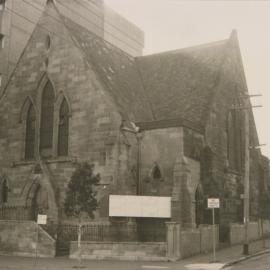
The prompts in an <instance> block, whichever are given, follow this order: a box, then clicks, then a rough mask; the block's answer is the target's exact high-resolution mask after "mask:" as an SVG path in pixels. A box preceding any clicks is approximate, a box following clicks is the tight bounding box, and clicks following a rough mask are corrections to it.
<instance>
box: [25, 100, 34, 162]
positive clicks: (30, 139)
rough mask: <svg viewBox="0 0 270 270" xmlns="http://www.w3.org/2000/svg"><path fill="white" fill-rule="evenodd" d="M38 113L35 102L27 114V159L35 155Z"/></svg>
mask: <svg viewBox="0 0 270 270" xmlns="http://www.w3.org/2000/svg"><path fill="white" fill-rule="evenodd" d="M35 133H36V113H35V109H34V106H33V104H30V106H29V108H28V112H27V116H26V134H25V159H33V158H34V156H35Z"/></svg>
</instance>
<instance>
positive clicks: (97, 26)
mask: <svg viewBox="0 0 270 270" xmlns="http://www.w3.org/2000/svg"><path fill="white" fill-rule="evenodd" d="M23 2H24V3H26V4H28V5H30V6H32V7H33V8H35V9H36V10H39V11H41V12H44V9H41V8H38V7H37V6H35V5H33V4H32V3H30V2H28V1H25V0H23ZM58 4H59V5H61V6H63V7H64V8H66V9H68V10H69V11H70V12H72V13H75V14H77V15H78V17H79V18H81V19H84V20H85V21H87V22H89V23H90V24H92V25H94V26H95V27H96V28H97V29H100V30H102V31H104V33H107V34H108V35H110V36H112V37H113V38H115V39H116V40H118V41H120V42H121V43H124V44H126V45H127V46H128V47H130V48H132V49H133V50H135V51H137V48H135V47H133V46H132V45H131V44H129V43H127V42H125V41H124V40H122V39H120V38H118V37H117V36H115V35H114V34H112V33H111V32H109V31H107V30H106V29H105V27H100V25H99V24H97V23H95V22H93V21H90V20H89V19H87V18H86V17H85V16H82V15H81V14H80V13H79V12H77V11H76V10H73V9H71V8H69V7H68V6H66V5H64V4H62V3H60V2H58ZM40 6H41V5H40ZM85 9H87V10H88V11H89V12H91V13H93V14H95V13H94V12H93V11H92V10H91V9H89V8H87V7H85ZM44 13H45V14H46V15H47V16H48V17H51V18H52V19H54V20H56V21H59V19H58V18H56V17H54V16H52V15H50V14H48V12H44ZM95 15H96V16H97V17H98V18H100V19H102V20H104V18H103V17H102V16H98V15H97V14H95ZM106 23H107V24H108V25H110V26H112V27H113V28H115V29H116V30H118V31H119V32H121V33H122V34H123V35H128V34H127V33H125V32H123V31H122V30H121V29H119V28H118V27H116V26H115V25H113V24H111V23H108V22H106ZM129 38H130V39H131V40H133V41H135V42H136V43H137V44H138V45H140V43H139V42H138V41H137V40H135V39H134V38H132V37H131V36H129Z"/></svg>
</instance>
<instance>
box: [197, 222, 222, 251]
mask: <svg viewBox="0 0 270 270" xmlns="http://www.w3.org/2000/svg"><path fill="white" fill-rule="evenodd" d="M200 231H201V253H207V252H209V251H211V250H213V227H212V226H210V225H200ZM215 243H216V249H217V248H218V247H219V226H217V225H216V226H215Z"/></svg>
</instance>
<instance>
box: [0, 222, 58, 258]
mask: <svg viewBox="0 0 270 270" xmlns="http://www.w3.org/2000/svg"><path fill="white" fill-rule="evenodd" d="M36 239H37V225H36V223H35V222H33V221H14V220H0V254H2V255H16V256H29V257H34V256H36ZM38 239H39V241H38V246H37V247H38V249H37V255H38V256H39V257H54V256H55V240H54V239H53V238H52V237H51V236H50V235H48V233H47V232H45V231H44V230H43V229H42V228H41V227H39V231H38Z"/></svg>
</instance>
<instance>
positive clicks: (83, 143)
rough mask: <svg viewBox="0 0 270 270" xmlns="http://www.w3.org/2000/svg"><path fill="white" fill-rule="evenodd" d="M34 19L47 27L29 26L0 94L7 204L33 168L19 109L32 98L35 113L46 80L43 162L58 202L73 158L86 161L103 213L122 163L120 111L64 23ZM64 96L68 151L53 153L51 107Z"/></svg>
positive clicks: (23, 188)
mask: <svg viewBox="0 0 270 270" xmlns="http://www.w3.org/2000/svg"><path fill="white" fill-rule="evenodd" d="M47 12H48V14H50V15H51V16H55V17H57V16H59V15H58V14H57V12H56V11H55V9H54V8H51V9H50V8H49V9H48V10H47ZM40 25H46V28H48V29H49V30H48V31H46V30H43V31H41V30H40V29H39V28H37V29H36V30H35V31H34V33H33V35H32V37H31V39H30V41H29V43H28V46H27V48H26V49H25V51H24V52H23V54H22V57H21V59H20V62H19V64H18V66H17V69H16V71H15V72H14V74H13V79H12V80H11V81H10V83H9V85H8V87H7V89H6V93H5V95H4V96H3V97H2V98H1V100H0V102H1V106H0V107H1V108H0V122H1V126H0V152H1V153H2V154H1V156H0V167H1V173H3V174H4V175H5V177H6V178H7V179H8V186H9V189H10V192H9V199H8V204H9V205H25V204H27V198H26V196H27V194H29V190H30V188H31V187H32V184H33V182H34V175H33V171H34V168H35V165H36V161H35V160H30V161H27V160H25V159H24V147H25V119H24V115H25V114H24V112H25V110H26V111H27V108H25V104H27V103H28V102H32V103H33V106H34V107H35V110H36V113H37V116H36V117H37V119H39V118H40V117H39V113H40V103H41V93H42V85H44V84H45V83H46V81H48V80H50V81H51V83H52V85H53V87H54V90H55V97H56V98H55V99H56V100H55V117H54V139H53V156H52V157H51V158H50V159H49V160H47V161H46V164H47V167H48V171H49V173H50V182H51V184H52V187H53V189H54V193H55V194H54V195H55V196H56V197H57V203H58V206H59V207H60V208H61V205H62V203H63V200H64V196H65V188H66V186H67V183H68V181H69V180H70V176H71V174H72V172H73V170H74V169H75V166H76V162H77V161H88V162H90V163H92V164H94V165H95V173H100V175H101V183H100V184H101V185H100V187H99V191H100V192H99V195H98V199H99V200H102V202H103V203H102V207H101V209H100V211H99V213H97V218H103V217H104V218H108V215H107V212H108V203H107V199H106V198H107V197H108V194H109V193H110V192H111V190H112V189H113V187H115V186H116V185H117V184H118V182H117V181H119V179H118V176H119V170H121V169H123V170H124V169H126V167H122V163H123V162H122V161H121V160H119V159H118V156H119V155H121V151H124V150H123V149H121V148H120V147H118V142H119V144H121V141H120V138H119V137H120V135H119V126H120V124H121V117H120V115H119V113H118V112H117V110H116V108H115V106H114V105H113V103H112V101H111V99H110V97H108V95H106V94H105V93H104V90H103V87H102V86H101V85H100V84H99V82H98V80H97V78H96V75H95V73H94V72H93V71H92V69H91V68H90V67H89V68H87V67H86V63H85V62H84V59H83V56H82V54H81V52H80V51H79V49H78V48H77V47H76V46H75V45H74V43H73V41H72V40H71V39H70V36H69V33H68V31H67V29H66V28H65V26H64V24H61V23H55V22H52V21H51V20H49V17H44V18H43V19H42V20H41V21H40ZM50 30H51V31H53V32H55V33H58V34H57V35H53V36H51V37H50V40H51V41H50V48H47V47H46V40H47V36H48V34H49V33H50ZM59 35H60V36H61V37H62V38H61V37H59ZM64 97H65V98H66V99H67V100H68V104H70V118H69V150H68V152H69V153H68V156H67V157H59V156H57V127H58V124H59V123H58V121H59V117H58V112H57V108H58V107H59V106H58V105H59V102H61V99H62V98H64ZM57 104H58V105H57ZM38 121H39V120H38ZM38 121H37V122H38ZM36 131H37V132H36V151H38V141H39V128H38V127H37V128H36ZM119 148H120V149H119ZM3 153H5V154H3ZM125 181H127V178H125ZM124 184H125V183H124ZM124 184H123V183H121V186H122V187H124ZM104 187H105V188H104ZM106 187H107V188H106ZM114 189H116V188H114ZM30 201H31V200H30Z"/></svg>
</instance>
